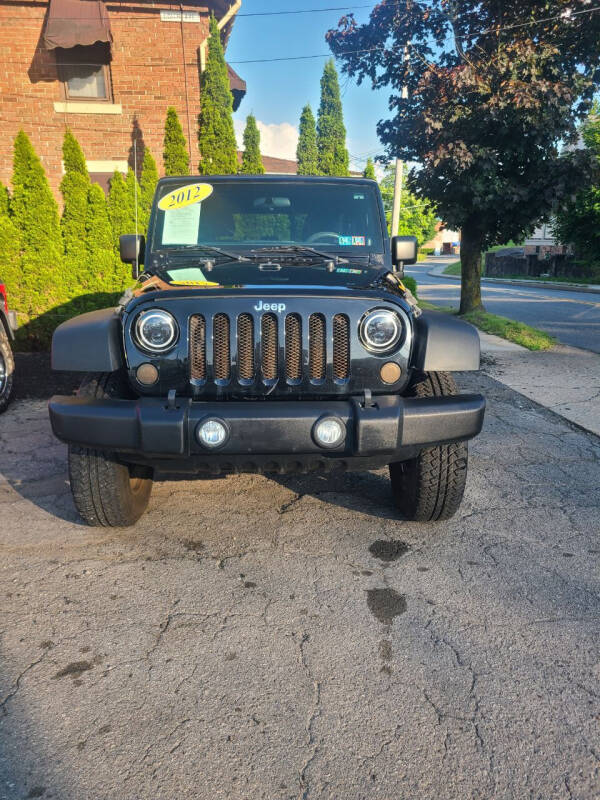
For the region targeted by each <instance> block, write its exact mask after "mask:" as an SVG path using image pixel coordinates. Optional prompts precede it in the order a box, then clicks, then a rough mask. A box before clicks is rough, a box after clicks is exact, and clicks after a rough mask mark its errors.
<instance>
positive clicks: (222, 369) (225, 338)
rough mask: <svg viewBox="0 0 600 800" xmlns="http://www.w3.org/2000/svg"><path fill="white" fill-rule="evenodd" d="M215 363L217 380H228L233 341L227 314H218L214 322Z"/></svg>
mask: <svg viewBox="0 0 600 800" xmlns="http://www.w3.org/2000/svg"><path fill="white" fill-rule="evenodd" d="M213 364H214V370H215V380H216V381H223V382H226V381H228V380H229V376H230V375H231V343H230V341H229V317H228V316H227V314H216V315H215V319H214V322H213Z"/></svg>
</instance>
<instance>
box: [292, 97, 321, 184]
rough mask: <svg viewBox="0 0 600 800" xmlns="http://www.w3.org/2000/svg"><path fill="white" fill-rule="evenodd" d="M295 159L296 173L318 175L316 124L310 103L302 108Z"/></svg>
mask: <svg viewBox="0 0 600 800" xmlns="http://www.w3.org/2000/svg"><path fill="white" fill-rule="evenodd" d="M296 161H297V162H298V175H318V169H319V168H318V161H319V154H318V151H317V126H316V123H315V117H314V114H313V112H312V108H311V107H310V105H305V106H304V108H303V109H302V115H301V117H300V129H299V137H298V147H297V149H296Z"/></svg>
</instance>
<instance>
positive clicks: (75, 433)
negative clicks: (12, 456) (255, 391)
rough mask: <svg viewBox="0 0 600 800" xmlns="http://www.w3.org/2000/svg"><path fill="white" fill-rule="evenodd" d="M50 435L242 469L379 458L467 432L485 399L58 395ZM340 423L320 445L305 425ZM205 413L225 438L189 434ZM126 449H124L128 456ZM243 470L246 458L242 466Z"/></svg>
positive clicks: (141, 457) (475, 425)
mask: <svg viewBox="0 0 600 800" xmlns="http://www.w3.org/2000/svg"><path fill="white" fill-rule="evenodd" d="M49 408H50V420H51V423H52V429H53V431H54V434H55V435H56V436H57V437H58V438H59V439H61V440H62V441H64V442H68V443H71V444H76V445H80V446H83V447H90V448H94V449H99V450H105V451H111V452H116V453H119V454H122V455H123V458H124V460H130V461H137V462H148V463H151V462H153V461H155V462H161V464H163V462H164V463H165V464H167V467H168V463H169V462H171V463H173V464H174V465H175V464H176V463H177V464H178V471H179V470H180V469H181V465H182V463H183V462H186V461H187V462H188V466H189V467H190V471H194V465H195V468H196V469H201V468H202V465H203V464H205V463H207V462H210V461H214V462H215V463H217V462H221V463H227V464H228V465H232V466H233V468H236V467H237V468H238V469H241V468H243V465H244V464H251V463H253V464H255V465H256V464H258V463H260V462H261V461H262V462H264V463H275V464H278V463H281V462H282V461H285V460H287V461H289V460H290V458H291V459H296V460H297V461H298V462H299V463H303V462H306V461H307V460H310V459H313V460H314V459H318V460H319V461H323V460H331V459H333V460H343V461H345V462H349V461H352V460H357V461H361V460H364V459H369V460H371V461H372V462H373V463H381V464H387V463H391V462H393V461H402V460H405V459H408V458H413V457H414V456H415V455H416V454H417V453H418V452H419V451H420V450H421V449H422V448H424V447H430V446H433V445H437V444H446V443H450V442H456V441H464V440H467V439H472V438H473V437H474V436H477V434H478V433H479V432H480V431H481V427H482V424H483V416H484V411H485V399H484V398H483V397H482V396H481V395H474V394H473V395H471V394H465V395H455V396H450V397H432V398H403V397H398V396H397V395H385V396H377V397H374V398H373V400H372V402H371V404H367V405H365V403H364V402H363V401H361V400H360V399H358V398H350V399H348V400H333V401H312V400H311V401H309V400H300V401H289V400H281V401H275V400H273V401H244V402H220V403H217V402H196V401H192V400H191V399H189V398H180V399H179V398H178V399H177V400H176V402H175V403H174V404H172V405H171V406H169V404H168V403H167V402H166V401H165V400H163V399H159V398H156V399H154V398H152V399H150V398H144V399H139V400H96V399H94V398H87V397H64V396H56V397H53V398H52V399H51V400H50V404H49ZM329 415H331V416H335V417H338V418H339V419H341V420H342V421H343V422H344V424H345V426H346V439H345V441H344V442H343V443H342V444H341V445H340V446H339V447H337V448H335V449H324V448H323V447H320V446H319V445H318V444H317V443H316V442H315V440H314V439H313V427H314V424H315V422H316V421H317V420H319V419H320V418H322V417H324V416H329ZM207 417H217V418H219V419H221V420H224V421H225V422H226V424H227V426H228V428H229V432H230V435H229V438H228V439H227V441H226V442H225V444H224V445H223V446H222V447H221V448H219V449H218V450H214V451H213V450H207V449H206V448H205V447H203V446H202V445H200V444H199V443H198V441H197V439H196V435H195V434H196V428H197V426H198V424H199V423H200V422H201V421H203V420H205V419H206V418H207ZM128 454H129V455H128ZM248 469H250V467H248Z"/></svg>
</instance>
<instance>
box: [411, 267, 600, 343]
mask: <svg viewBox="0 0 600 800" xmlns="http://www.w3.org/2000/svg"><path fill="white" fill-rule="evenodd" d="M441 263H443V262H442V260H441V259H435V260H434V262H432V263H423V264H417V265H415V266H414V267H410V268H409V269H407V274H408V275H412V276H413V277H414V278H416V280H417V283H418V284H419V287H420V289H419V296H420V297H422V298H423V299H424V300H428V301H429V302H430V303H435V304H437V305H443V306H456V307H458V305H459V303H460V283H459V282H458V281H453V280H448V278H446V277H444V276H443V275H441V276H439V277H436V276H432V275H429V274H428V272H429V271H430V270H431V269H432V266H439V265H440V264H441ZM482 290H483V302H484V305H485V307H486V309H487V310H488V311H490V312H492V313H493V314H500V315H501V316H503V317H510V318H511V319H516V320H519V321H520V322H526V323H527V324H528V325H533V326H534V327H536V328H541V329H542V330H544V331H547V332H548V333H550V334H551V335H552V336H556V338H557V339H558V341H559V342H562V343H563V344H569V345H571V346H573V347H582V348H584V349H586V350H593V351H594V352H596V353H600V295H596V294H588V293H586V292H566V291H564V290H562V291H561V290H560V289H548V288H546V287H541V288H536V287H533V288H529V287H525V286H511V285H510V284H505V285H500V284H490V283H485V282H484V283H483V284H482Z"/></svg>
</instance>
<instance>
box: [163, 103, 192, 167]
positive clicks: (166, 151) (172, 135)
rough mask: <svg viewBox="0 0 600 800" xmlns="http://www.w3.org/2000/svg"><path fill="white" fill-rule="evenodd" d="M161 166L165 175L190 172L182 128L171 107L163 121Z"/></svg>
mask: <svg viewBox="0 0 600 800" xmlns="http://www.w3.org/2000/svg"><path fill="white" fill-rule="evenodd" d="M163 164H164V166H165V175H188V174H189V171H190V157H189V153H188V148H187V145H186V141H185V136H184V135H183V128H182V127H181V123H180V122H179V117H178V116H177V111H176V110H175V108H174V107H173V106H169V108H168V109H167V119H166V121H165V138H164V142H163Z"/></svg>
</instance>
